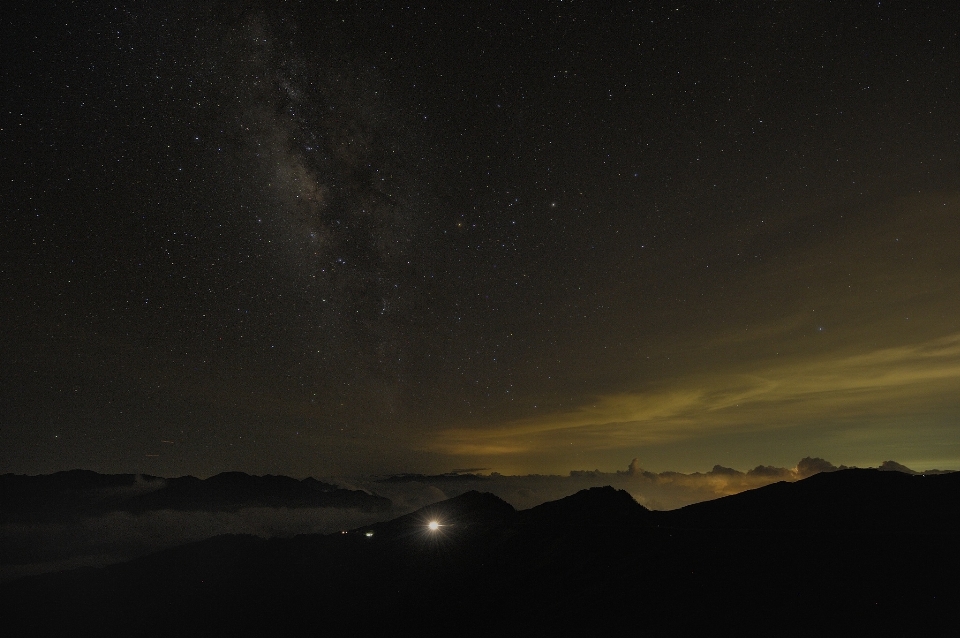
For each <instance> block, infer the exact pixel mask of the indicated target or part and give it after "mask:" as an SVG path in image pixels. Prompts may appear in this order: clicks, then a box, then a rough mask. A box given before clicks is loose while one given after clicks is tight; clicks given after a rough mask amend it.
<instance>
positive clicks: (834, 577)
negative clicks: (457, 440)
mask: <svg viewBox="0 0 960 638" xmlns="http://www.w3.org/2000/svg"><path fill="white" fill-rule="evenodd" d="M958 497H960V484H958V482H957V479H956V476H955V475H942V476H927V477H924V476H910V475H906V474H896V473H885V472H877V471H859V470H857V471H852V470H844V471H838V472H832V473H829V474H822V475H817V476H814V477H812V478H810V479H806V480H803V481H799V482H797V483H794V484H776V485H771V486H768V487H766V488H762V489H760V490H755V491H753V492H747V493H743V494H740V495H737V496H732V497H728V498H724V499H719V500H717V501H713V502H710V503H702V504H698V505H695V506H690V507H688V508H684V509H682V510H677V511H675V512H650V511H648V510H646V509H645V508H643V507H641V506H640V505H638V504H636V503H635V502H634V501H633V500H632V499H631V498H630V497H629V495H627V494H626V493H625V492H622V491H616V490H614V489H612V488H597V489H591V490H585V491H583V492H580V493H577V494H575V495H573V496H570V497H568V498H565V499H561V500H559V501H555V502H552V503H545V504H543V505H541V506H538V507H535V508H532V509H530V510H525V511H520V512H517V511H515V510H514V509H513V507H511V506H510V505H509V504H507V503H505V502H504V501H502V500H500V499H499V498H497V497H496V496H493V495H491V494H483V493H479V492H468V493H466V494H463V495H461V496H459V497H457V498H454V499H450V500H448V501H444V502H442V503H437V504H435V505H431V506H429V507H427V508H423V509H421V510H419V511H417V512H414V513H413V514H410V515H407V516H404V517H401V518H398V519H395V520H393V521H388V522H384V523H378V524H376V525H372V526H370V527H363V528H358V529H355V530H351V531H350V532H346V533H341V534H333V535H326V536H321V535H308V536H298V537H295V538H291V539H272V540H263V539H259V538H256V537H251V536H225V537H217V538H213V539H210V540H207V541H203V542H200V543H193V544H190V545H185V546H182V547H178V548H174V549H170V550H167V551H163V552H159V553H156V554H152V555H150V556H145V557H143V558H140V559H137V560H134V561H131V562H128V563H124V564H120V565H114V566H111V567H107V568H104V569H86V570H78V571H74V572H66V573H60V574H51V575H45V576H40V577H32V578H25V579H21V580H19V581H16V582H14V583H10V584H8V585H6V586H3V587H2V588H0V596H2V599H3V600H4V602H5V604H6V605H7V606H8V613H7V614H6V615H5V616H6V617H5V621H4V624H5V626H9V627H11V628H15V629H16V630H17V631H18V632H19V634H18V635H26V634H27V633H29V634H30V635H43V634H51V633H53V632H73V633H80V632H88V631H96V632H98V634H101V635H103V634H106V635H120V634H123V635H128V634H136V635H172V634H176V635H287V634H291V635H299V634H306V633H310V634H321V635H322V634H334V633H349V634H351V635H373V634H377V633H381V634H389V635H395V634H398V633H415V634H417V635H458V636H460V635H466V636H521V635H523V636H530V635H547V634H550V635H561V636H568V635H605V634H610V633H613V632H618V633H624V632H629V633H630V634H653V635H657V634H667V635H688V634H690V633H693V632H707V631H710V632H712V633H730V632H736V633H738V634H745V635H758V634H764V635H766V634H770V633H776V634H787V635H799V634H805V633H813V632H816V633H817V634H826V635H838V634H843V633H854V634H857V635H863V634H867V633H870V632H880V633H883V634H890V633H896V632H897V631H898V630H904V631H908V632H909V633H910V634H919V633H924V632H932V631H942V630H951V631H952V630H955V628H956V627H957V626H960V625H958V622H960V583H958V579H957V578H956V574H957V573H960V547H958V545H960V544H958V543H957V540H958V537H957V531H956V530H957V525H956V524H957V522H958V521H957V514H956V510H957V508H956V504H957V503H958V502H960V498H958ZM931 510H937V511H939V512H940V513H935V512H934V511H931ZM890 520H894V521H897V523H896V524H886V523H885V521H890ZM431 522H437V523H438V527H437V528H436V529H431V528H430V526H429V524H430V523H431Z"/></svg>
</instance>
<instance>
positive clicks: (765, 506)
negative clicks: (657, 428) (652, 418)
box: [654, 469, 960, 532]
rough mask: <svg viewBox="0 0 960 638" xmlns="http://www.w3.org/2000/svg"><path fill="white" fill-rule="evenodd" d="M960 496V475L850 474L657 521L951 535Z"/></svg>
mask: <svg viewBox="0 0 960 638" xmlns="http://www.w3.org/2000/svg"><path fill="white" fill-rule="evenodd" d="M958 495H960V472H955V473H951V474H938V475H930V476H923V475H920V474H915V475H910V474H905V473H901V472H890V471H881V470H874V469H850V470H841V471H838V472H829V473H821V474H815V475H813V476H811V477H809V478H807V479H804V480H802V481H797V482H795V483H787V482H779V483H774V484H772V485H767V486H765V487H761V488H758V489H755V490H750V491H748V492H742V493H740V494H734V495H732V496H727V497H724V498H719V499H716V500H713V501H706V502H703V503H695V504H693V505H688V506H686V507H683V508H681V509H678V510H673V511H669V512H654V520H656V522H657V524H659V525H670V526H676V527H693V528H702V529H756V530H760V529H769V530H849V531H855V530H860V531H871V530H872V531H878V532H879V531H887V532H891V531H902V532H906V531H922V530H935V529H941V530H949V529H951V528H952V529H956V528H957V527H958V526H960V502H958V501H957V500H956V499H957V498H958ZM951 503H952V506H951Z"/></svg>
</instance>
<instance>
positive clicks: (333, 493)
mask: <svg viewBox="0 0 960 638" xmlns="http://www.w3.org/2000/svg"><path fill="white" fill-rule="evenodd" d="M244 507H289V508H298V507H338V508H353V509H359V510H362V511H371V512H381V511H386V510H387V509H389V508H390V500H389V499H386V498H384V497H381V496H376V495H373V494H368V493H367V492H363V491H360V490H347V489H342V488H339V487H337V486H336V485H332V484H329V483H324V482H322V481H318V480H316V479H313V478H307V479H303V480H302V481H298V480H296V479H292V478H289V477H286V476H270V475H267V476H250V475H249V474H244V473H242V472H224V473H222V474H217V475H216V476H212V477H210V478H208V479H198V478H195V477H193V476H183V477H180V478H172V479H163V478H159V477H155V476H147V475H135V474H111V475H104V474H98V473H96V472H90V471H85V470H72V471H69V472H57V473H56V474H50V475H44V476H24V475H18V474H4V475H2V476H0V522H8V521H20V520H36V519H62V518H63V517H64V516H69V515H94V514H101V513H104V512H110V511H122V512H132V513H143V512H147V511H153V510H178V511H196V510H204V511H211V512H217V511H236V510H238V509H241V508H244Z"/></svg>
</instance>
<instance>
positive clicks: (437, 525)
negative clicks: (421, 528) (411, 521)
mask: <svg viewBox="0 0 960 638" xmlns="http://www.w3.org/2000/svg"><path fill="white" fill-rule="evenodd" d="M427 527H429V528H430V531H432V532H435V531H437V530H438V529H440V523H438V522H437V521H430V524H429V525H427Z"/></svg>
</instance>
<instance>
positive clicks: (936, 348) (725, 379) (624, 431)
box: [429, 333, 960, 460]
mask: <svg viewBox="0 0 960 638" xmlns="http://www.w3.org/2000/svg"><path fill="white" fill-rule="evenodd" d="M957 396H960V333H957V334H952V335H949V336H946V337H942V338H937V339H931V340H927V341H924V342H921V343H916V344H911V345H901V346H896V347H887V348H877V349H874V350H871V351H868V352H860V353H846V354H844V353H837V352H834V353H824V354H821V355H819V356H812V357H809V358H806V359H800V358H795V359H792V360H787V361H785V362H783V363H770V364H767V365H758V366H757V367H756V369H754V370H751V371H747V372H743V373H739V374H735V373H732V372H729V371H725V372H722V373H721V372H717V373H714V374H702V375H700V376H699V378H696V379H693V380H690V378H688V379H687V380H684V381H678V382H676V384H675V385H674V387H670V388H667V389H663V390H659V391H639V392H625V393H619V394H613V395H604V396H598V397H596V398H595V399H594V400H592V401H590V402H588V403H584V404H582V405H580V406H578V407H576V408H575V409H572V410H569V411H565V412H555V413H551V414H545V415H542V416H533V417H528V418H523V419H518V420H514V421H509V422H506V423H502V424H497V425H491V426H487V427H469V428H468V427H452V428H449V429H447V430H444V431H442V432H440V433H439V435H438V436H437V437H436V438H435V439H434V440H433V441H432V442H431V443H430V444H429V447H430V448H431V449H432V450H433V451H437V452H441V453H443V454H449V455H454V456H460V457H468V458H472V459H476V460H479V459H481V458H483V459H490V458H491V457H498V456H506V455H524V454H533V453H534V452H536V453H537V454H541V455H543V454H550V453H551V452H552V453H560V452H563V451H565V450H569V448H570V446H575V447H576V449H582V450H604V449H607V450H611V449H614V450H615V449H621V448H623V449H628V448H629V449H636V447H637V446H638V445H640V446H642V445H651V444H660V443H667V442H673V441H679V440H685V439H691V438H695V437H698V436H704V435H708V434H711V433H716V432H724V431H742V430H756V429H767V428H777V427H787V426H790V425H793V424H797V423H805V422H815V421H817V420H825V419H830V420H843V419H855V420H858V421H861V422H864V421H867V420H869V419H870V418H871V417H889V416H890V415H898V414H899V415H902V414H909V413H910V412H911V411H912V410H916V409H930V406H937V405H941V404H944V403H945V402H946V403H949V402H953V403H956V397H957Z"/></svg>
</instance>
